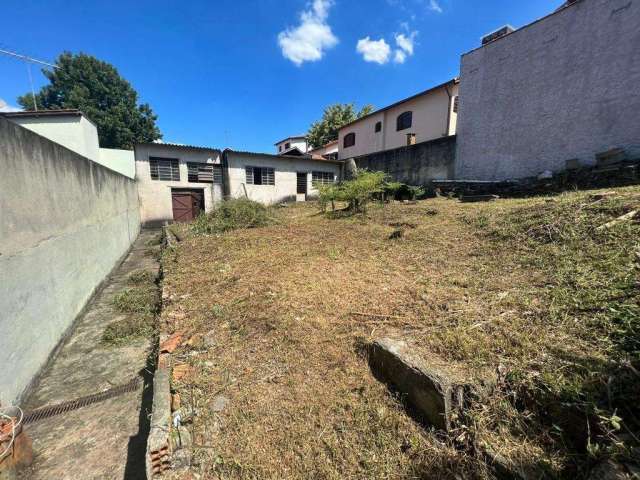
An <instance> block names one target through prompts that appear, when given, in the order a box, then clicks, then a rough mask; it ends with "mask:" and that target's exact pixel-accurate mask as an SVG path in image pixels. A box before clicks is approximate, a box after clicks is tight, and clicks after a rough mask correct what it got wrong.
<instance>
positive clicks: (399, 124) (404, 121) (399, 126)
mask: <svg viewBox="0 0 640 480" xmlns="http://www.w3.org/2000/svg"><path fill="white" fill-rule="evenodd" d="M412 123H413V112H404V113H402V114H400V115H398V119H397V121H396V130H397V131H398V132H399V131H400V130H406V129H407V128H411V124H412Z"/></svg>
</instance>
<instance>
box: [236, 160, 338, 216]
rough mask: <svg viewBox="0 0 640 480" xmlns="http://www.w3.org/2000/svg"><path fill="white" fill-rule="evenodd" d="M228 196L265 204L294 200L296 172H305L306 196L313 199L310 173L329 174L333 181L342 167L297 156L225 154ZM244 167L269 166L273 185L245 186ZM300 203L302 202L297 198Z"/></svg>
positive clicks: (295, 196)
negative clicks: (273, 178) (272, 174)
mask: <svg viewBox="0 0 640 480" xmlns="http://www.w3.org/2000/svg"><path fill="white" fill-rule="evenodd" d="M225 156H226V165H227V170H226V178H225V181H227V189H228V190H227V195H228V196H230V197H232V198H241V197H244V196H247V197H248V198H250V199H251V200H255V201H257V202H261V203H264V204H267V205H270V204H273V203H280V202H286V201H292V200H296V198H297V195H296V192H297V172H306V173H307V196H308V198H311V197H313V196H314V195H315V194H317V190H315V189H314V188H313V185H312V180H311V178H312V177H311V173H312V172H314V171H318V172H331V173H333V174H334V177H335V179H336V180H338V179H339V177H340V173H341V165H340V164H339V163H336V162H329V161H323V160H311V159H305V158H299V157H278V156H274V155H266V154H257V153H246V152H233V151H226V152H225ZM246 167H271V168H273V169H274V170H275V172H274V176H275V185H248V184H247V183H246ZM299 200H303V199H301V198H299Z"/></svg>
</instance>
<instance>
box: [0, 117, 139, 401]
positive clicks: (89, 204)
mask: <svg viewBox="0 0 640 480" xmlns="http://www.w3.org/2000/svg"><path fill="white" fill-rule="evenodd" d="M0 167H1V169H2V175H0V403H2V404H6V403H12V402H13V403H15V402H18V401H19V400H20V399H21V397H22V395H23V394H24V393H25V390H26V389H27V388H28V386H29V385H30V383H31V382H32V380H33V379H34V377H35V376H36V375H37V373H38V371H39V370H40V369H41V368H42V367H43V366H44V365H45V363H46V362H47V360H48V359H49V357H50V355H51V353H52V352H53V351H54V350H55V348H56V346H57V345H58V344H59V342H60V341H61V339H62V338H63V336H64V334H65V332H66V331H67V330H68V329H69V328H70V327H71V325H72V323H73V321H74V319H75V318H76V316H77V315H78V314H79V313H80V312H81V310H82V308H83V307H84V305H85V304H86V302H87V300H89V298H90V297H91V296H92V294H93V293H94V291H95V289H96V288H97V287H98V286H99V285H100V283H101V282H102V281H103V280H104V279H105V277H106V276H107V275H108V274H109V272H110V271H111V270H112V269H113V268H114V267H115V266H116V265H117V263H118V261H119V260H120V259H121V258H122V256H123V255H124V254H126V253H127V251H128V249H129V247H130V246H131V244H132V243H133V241H134V240H135V238H136V237H137V235H138V233H139V229H140V216H139V207H138V194H137V190H136V184H135V181H134V180H132V179H130V178H128V177H125V176H123V175H121V174H118V173H116V172H114V171H112V170H110V169H108V168H106V167H103V166H102V165H99V164H97V163H94V162H92V161H90V160H88V159H87V158H85V157H82V156H80V155H78V154H76V153H74V152H72V151H71V150H68V149H67V148H65V147H63V146H61V145H59V144H57V143H54V142H52V141H50V140H47V139H46V138H44V137H41V136H39V135H37V134H35V133H33V132H31V131H29V130H27V129H25V128H22V127H20V126H18V125H15V124H13V123H11V122H9V121H7V120H5V119H3V118H0Z"/></svg>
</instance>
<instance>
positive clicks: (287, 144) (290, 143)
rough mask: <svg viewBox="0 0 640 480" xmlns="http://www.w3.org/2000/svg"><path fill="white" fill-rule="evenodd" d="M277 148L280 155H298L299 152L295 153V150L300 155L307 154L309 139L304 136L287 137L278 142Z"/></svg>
mask: <svg viewBox="0 0 640 480" xmlns="http://www.w3.org/2000/svg"><path fill="white" fill-rule="evenodd" d="M275 146H276V153H277V154H278V155H288V154H291V153H292V152H293V153H294V154H298V153H297V152H295V150H297V151H298V152H300V153H307V151H308V150H309V146H308V143H307V137H305V136H304V135H296V136H293V137H287V138H285V139H283V140H280V141H279V142H277V143H276V144H275Z"/></svg>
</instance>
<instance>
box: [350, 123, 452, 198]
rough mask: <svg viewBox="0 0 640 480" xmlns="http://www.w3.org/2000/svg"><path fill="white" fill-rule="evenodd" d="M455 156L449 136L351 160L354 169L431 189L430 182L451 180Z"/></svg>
mask: <svg viewBox="0 0 640 480" xmlns="http://www.w3.org/2000/svg"><path fill="white" fill-rule="evenodd" d="M455 155H456V137H455V136H450V137H444V138H439V139H437V140H431V141H429V142H423V143H418V144H416V145H411V146H406V147H400V148H395V149H392V150H385V151H383V152H376V153H371V154H368V155H364V156H362V157H356V158H355V159H354V160H355V162H356V166H357V167H358V168H364V169H367V170H371V171H379V172H385V173H387V174H388V175H389V177H390V178H391V179H392V180H394V181H396V182H401V183H405V184H407V185H422V186H426V187H429V188H431V181H432V180H451V179H453V175H454V165H455Z"/></svg>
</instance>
